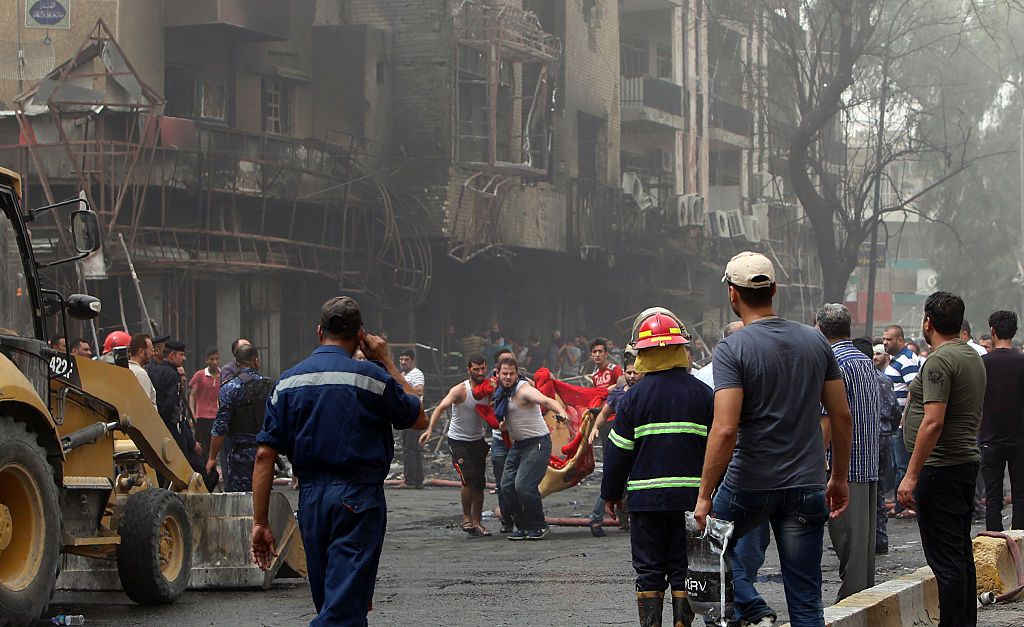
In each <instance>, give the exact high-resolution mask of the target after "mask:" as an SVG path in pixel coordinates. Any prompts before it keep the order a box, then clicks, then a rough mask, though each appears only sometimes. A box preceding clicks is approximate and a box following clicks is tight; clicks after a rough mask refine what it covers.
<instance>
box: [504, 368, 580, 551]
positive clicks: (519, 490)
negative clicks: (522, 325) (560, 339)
mask: <svg viewBox="0 0 1024 627" xmlns="http://www.w3.org/2000/svg"><path fill="white" fill-rule="evenodd" d="M498 383H499V388H498V391H497V392H496V395H495V404H494V411H495V413H496V414H497V415H498V420H501V421H502V422H501V430H502V431H503V432H507V433H508V435H509V437H511V438H512V441H513V443H512V448H511V450H509V452H508V458H507V459H506V460H505V469H504V472H502V476H501V493H502V495H503V496H504V499H505V501H506V503H508V506H509V509H510V513H511V515H512V520H513V521H514V522H515V525H516V530H515V531H513V532H512V533H510V534H509V536H508V539H509V540H543V539H544V536H546V535H547V534H548V526H547V524H546V523H545V522H544V506H543V504H542V503H541V496H540V490H539V489H538V486H540V482H541V480H542V479H543V478H544V473H545V472H547V469H548V462H549V461H550V459H551V433H550V432H549V430H548V425H547V423H546V422H544V414H543V413H542V410H546V411H553V412H555V414H557V415H558V416H561V419H562V420H564V419H565V413H566V412H565V407H563V406H562V404H561V403H559V402H558V401H556V400H554V399H551V398H548V397H547V396H545V395H544V394H543V393H542V392H541V391H540V390H538V389H537V388H535V387H533V386H532V385H530V384H529V383H527V382H526V381H521V380H520V379H519V364H518V363H517V362H516V359H515V357H513V356H511V355H504V356H502V358H501V359H500V360H499V361H498Z"/></svg>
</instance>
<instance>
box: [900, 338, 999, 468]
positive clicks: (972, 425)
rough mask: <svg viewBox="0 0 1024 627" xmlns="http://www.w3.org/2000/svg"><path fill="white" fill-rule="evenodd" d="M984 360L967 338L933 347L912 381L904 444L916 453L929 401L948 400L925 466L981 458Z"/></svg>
mask: <svg viewBox="0 0 1024 627" xmlns="http://www.w3.org/2000/svg"><path fill="white" fill-rule="evenodd" d="M985 383H986V375H985V363H984V362H983V361H982V360H981V357H980V356H979V355H978V353H976V352H975V351H974V349H973V348H971V347H970V346H968V345H967V343H966V342H964V341H963V340H959V339H957V340H953V341H951V342H946V343H945V344H943V345H941V346H939V347H938V348H937V349H935V350H934V351H932V353H931V354H930V355H928V359H927V360H925V362H924V365H922V366H921V372H920V373H919V374H918V375H917V377H916V378H915V379H914V380H913V381H912V382H911V383H910V400H909V402H908V403H907V418H906V421H905V422H904V425H903V426H904V429H903V431H904V433H903V442H904V444H906V446H907V450H908V451H910V453H911V454H913V452H914V443H915V442H916V440H917V431H918V429H920V428H921V421H922V420H924V405H925V403H946V418H945V421H944V422H943V425H942V433H941V434H940V435H939V440H938V442H936V443H935V449H934V450H932V454H931V455H929V456H928V459H927V460H926V461H925V462H924V463H925V466H953V465H955V464H966V463H968V462H976V461H978V460H980V459H981V455H980V454H979V452H978V426H979V425H980V424H981V407H982V405H983V404H984V401H985Z"/></svg>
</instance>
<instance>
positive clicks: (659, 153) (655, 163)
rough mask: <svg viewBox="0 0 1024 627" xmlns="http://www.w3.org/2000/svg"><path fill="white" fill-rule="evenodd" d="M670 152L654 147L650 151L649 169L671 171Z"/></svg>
mask: <svg viewBox="0 0 1024 627" xmlns="http://www.w3.org/2000/svg"><path fill="white" fill-rule="evenodd" d="M672 167H673V166H672V153H671V152H670V151H668V150H662V149H661V148H655V149H654V150H652V151H651V169H653V170H655V171H657V172H663V173H671V172H672Z"/></svg>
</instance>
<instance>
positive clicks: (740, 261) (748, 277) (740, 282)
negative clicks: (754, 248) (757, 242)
mask: <svg viewBox="0 0 1024 627" xmlns="http://www.w3.org/2000/svg"><path fill="white" fill-rule="evenodd" d="M722 283H732V284H733V285H735V286H737V287H749V288H754V289H757V288H761V287H770V286H771V285H772V284H773V283H775V266H774V265H772V262H771V260H769V259H768V258H767V257H765V256H764V255H762V254H761V253H755V252H751V251H749V250H747V251H744V252H742V253H740V254H738V255H736V256H735V257H733V258H732V259H730V260H729V263H728V264H727V265H726V266H725V276H723V277H722Z"/></svg>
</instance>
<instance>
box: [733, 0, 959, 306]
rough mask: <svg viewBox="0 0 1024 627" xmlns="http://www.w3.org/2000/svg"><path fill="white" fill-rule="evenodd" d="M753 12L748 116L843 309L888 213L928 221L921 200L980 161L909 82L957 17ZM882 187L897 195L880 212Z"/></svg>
mask: <svg viewBox="0 0 1024 627" xmlns="http://www.w3.org/2000/svg"><path fill="white" fill-rule="evenodd" d="M755 4H756V5H757V6H758V8H759V11H758V13H759V14H760V16H761V18H762V19H763V22H762V23H763V29H762V33H763V36H764V37H765V39H766V42H767V45H768V48H769V52H768V58H769V62H768V65H767V66H765V67H752V68H751V72H752V73H753V74H754V75H755V78H754V82H755V83H756V84H761V85H767V86H768V88H767V89H761V90H758V91H757V94H756V109H757V110H756V115H759V116H761V119H762V120H763V122H764V124H763V128H766V129H768V133H769V136H770V137H769V145H770V146H771V150H772V151H773V152H774V153H775V154H774V156H775V157H776V158H777V159H781V160H784V162H785V165H783V166H779V167H778V168H777V170H780V171H784V173H785V174H786V175H787V176H788V178H789V184H790V186H791V189H792V191H793V193H794V194H795V196H796V198H797V200H798V201H799V202H800V204H801V205H802V207H803V209H804V213H805V214H806V218H807V220H808V221H809V223H810V225H811V229H812V231H813V234H814V239H815V242H816V244H817V249H818V258H819V261H820V263H821V269H822V279H823V291H824V294H823V296H824V299H825V300H826V301H828V302H837V301H841V300H842V299H843V296H844V293H845V289H846V285H847V283H848V281H849V278H850V275H851V274H852V272H853V271H854V269H856V267H857V262H858V252H859V250H860V247H861V245H862V244H863V243H864V242H865V241H866V240H867V239H868V238H870V237H871V234H872V232H873V231H874V230H875V229H876V228H877V227H878V226H879V225H880V224H882V223H883V219H884V217H885V216H886V214H891V213H894V212H898V213H903V214H914V213H916V214H919V215H921V216H922V217H923V218H925V219H929V217H928V215H927V213H926V212H923V211H922V209H921V206H920V202H919V201H920V200H921V199H922V197H923V196H925V195H926V194H928V193H929V192H931V191H932V190H934V189H936V188H937V187H939V186H941V185H942V184H943V183H945V182H946V181H948V180H949V179H951V178H952V177H955V176H957V175H958V174H961V173H963V172H964V171H966V170H967V169H968V168H970V167H971V165H972V164H973V163H975V162H976V161H977V159H978V158H979V157H977V156H975V157H968V151H967V145H968V143H969V142H970V141H971V137H972V131H971V127H970V126H962V127H958V126H957V125H956V124H955V121H954V123H952V124H951V123H950V118H951V117H955V113H956V112H949V111H945V110H944V109H943V103H942V98H941V93H938V92H936V90H935V89H934V88H933V87H934V86H921V85H915V84H914V80H913V79H914V77H913V76H911V75H908V74H907V71H908V67H909V66H912V65H915V64H917V65H920V64H922V63H941V59H940V58H938V55H936V51H937V50H939V49H940V48H943V47H945V46H949V45H953V44H952V43H951V42H955V41H956V39H957V38H958V37H959V35H960V33H961V31H962V28H963V20H962V18H960V17H959V16H958V14H957V10H956V8H955V7H952V6H950V7H947V6H945V5H944V4H942V3H939V2H930V1H929V0H793V1H792V2H783V3H779V2H778V1H777V0H755ZM780 7H781V8H780ZM929 55H932V57H930V56H929ZM940 119H941V123H935V120H940ZM950 129H953V132H950ZM907 164H910V167H911V168H913V169H914V174H915V178H916V179H918V181H919V184H918V185H916V186H915V188H914V189H913V190H911V191H908V190H907V189H906V188H905V187H904V186H903V185H901V184H900V181H897V180H894V178H893V177H894V172H895V170H896V169H897V168H896V167H895V166H897V165H899V166H900V169H903V168H904V167H905V166H907ZM879 185H881V188H879ZM881 189H886V190H891V191H893V192H895V194H886V195H885V196H884V199H885V200H886V202H884V203H882V202H880V201H882V200H883V196H882V195H881V194H880V193H879V192H880V191H881Z"/></svg>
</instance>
